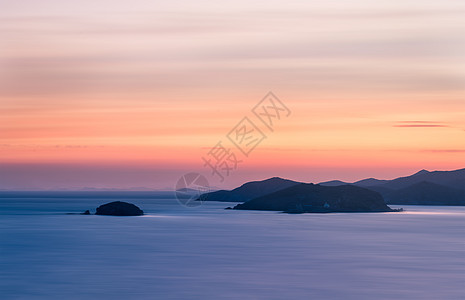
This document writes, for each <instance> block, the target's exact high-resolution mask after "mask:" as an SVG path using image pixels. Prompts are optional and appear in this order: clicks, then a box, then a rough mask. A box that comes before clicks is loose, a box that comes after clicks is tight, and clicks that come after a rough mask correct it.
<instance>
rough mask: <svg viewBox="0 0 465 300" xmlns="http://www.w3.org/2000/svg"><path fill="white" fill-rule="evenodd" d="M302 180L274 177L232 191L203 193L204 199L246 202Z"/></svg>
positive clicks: (249, 183)
mask: <svg viewBox="0 0 465 300" xmlns="http://www.w3.org/2000/svg"><path fill="white" fill-rule="evenodd" d="M299 183H300V182H296V181H292V180H288V179H283V178H279V177H273V178H269V179H266V180H262V181H251V182H247V183H245V184H243V185H241V186H240V187H238V188H235V189H233V190H231V191H226V190H219V191H215V192H210V193H206V194H203V195H202V200H203V201H223V202H245V201H248V200H250V199H253V198H256V197H260V196H263V195H266V194H270V193H273V192H276V191H279V190H282V189H285V188H288V187H291V186H293V185H296V184H299Z"/></svg>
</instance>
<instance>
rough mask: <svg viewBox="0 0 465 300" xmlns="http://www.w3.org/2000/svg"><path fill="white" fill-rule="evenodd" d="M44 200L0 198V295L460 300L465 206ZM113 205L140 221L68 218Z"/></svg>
mask: <svg viewBox="0 0 465 300" xmlns="http://www.w3.org/2000/svg"><path fill="white" fill-rule="evenodd" d="M39 196H40V197H38V196H37V195H36V194H34V193H29V194H28V193H26V194H24V193H23V194H14V193H10V194H8V193H6V194H5V193H0V299H202V300H207V299H215V300H217V299H267V300H268V299H286V300H287V299H465V208H464V207H431V206H430V207H427V206H424V207H421V206H403V207H404V209H406V211H405V212H401V213H372V214H367V213H366V214H360V213H350V214H297V215H296V214H283V213H276V212H258V211H232V210H224V208H225V207H227V206H231V205H233V204H230V203H221V202H206V203H204V204H203V205H202V206H200V207H194V208H188V207H184V206H182V205H180V204H179V203H178V202H177V200H176V199H174V198H173V195H172V194H171V193H159V194H157V195H156V196H154V195H153V194H152V195H146V194H144V193H139V194H131V193H127V194H122V195H121V194H118V193H107V195H106V196H102V194H98V193H97V194H93V193H88V194H80V195H78V196H75V195H74V196H73V194H72V193H62V194H59V195H49V194H44V195H39ZM117 198H118V199H117ZM113 200H123V201H128V202H131V203H134V204H136V205H138V206H139V207H140V208H141V209H143V210H144V211H145V212H146V213H147V215H145V216H142V217H111V216H95V215H90V216H88V215H67V214H66V213H79V212H83V211H84V210H86V209H90V210H91V212H95V208H96V207H97V206H99V205H101V204H104V203H107V202H111V201H113ZM395 207H396V208H397V207H398V206H395Z"/></svg>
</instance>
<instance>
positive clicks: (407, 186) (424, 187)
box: [321, 169, 465, 205]
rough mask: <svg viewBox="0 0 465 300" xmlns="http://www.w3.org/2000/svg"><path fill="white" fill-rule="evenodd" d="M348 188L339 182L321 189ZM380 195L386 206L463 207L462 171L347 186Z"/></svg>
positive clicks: (370, 180) (464, 177) (464, 174)
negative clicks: (368, 190)
mask: <svg viewBox="0 0 465 300" xmlns="http://www.w3.org/2000/svg"><path fill="white" fill-rule="evenodd" d="M344 184H348V183H345V182H343V181H340V180H333V181H327V182H322V183H321V185H327V186H340V185H344ZM350 184H352V185H356V186H360V187H365V188H368V189H370V190H372V191H376V192H378V193H380V194H381V195H382V196H383V197H384V199H385V201H386V203H388V204H416V205H465V203H464V202H465V195H464V193H461V192H460V191H465V169H459V170H454V171H433V172H430V171H427V170H421V171H419V172H417V173H415V174H413V175H410V176H405V177H399V178H396V179H392V180H379V179H375V178H368V179H363V180H359V181H356V182H354V183H350Z"/></svg>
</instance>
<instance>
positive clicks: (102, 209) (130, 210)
mask: <svg viewBox="0 0 465 300" xmlns="http://www.w3.org/2000/svg"><path fill="white" fill-rule="evenodd" d="M95 214H96V215H105V216H141V215H143V214H144V212H143V211H142V210H141V209H140V208H139V207H137V206H136V205H134V204H131V203H127V202H122V201H114V202H110V203H107V204H103V205H100V206H99V207H98V208H97V211H96V213H95Z"/></svg>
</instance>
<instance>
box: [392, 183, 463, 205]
mask: <svg viewBox="0 0 465 300" xmlns="http://www.w3.org/2000/svg"><path fill="white" fill-rule="evenodd" d="M384 198H385V201H386V203H388V204H404V205H465V190H459V189H455V188H451V187H448V186H444V185H440V184H436V183H431V182H427V181H422V182H419V183H415V184H413V185H411V186H408V187H405V188H402V189H399V190H395V191H391V192H388V193H386V195H385V196H384Z"/></svg>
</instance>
